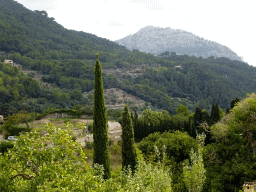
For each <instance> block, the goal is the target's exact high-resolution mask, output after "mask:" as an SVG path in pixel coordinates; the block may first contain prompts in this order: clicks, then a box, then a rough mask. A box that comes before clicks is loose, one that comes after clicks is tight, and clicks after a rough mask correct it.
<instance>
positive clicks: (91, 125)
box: [87, 122, 93, 133]
mask: <svg viewBox="0 0 256 192" xmlns="http://www.w3.org/2000/svg"><path fill="white" fill-rule="evenodd" d="M87 127H88V131H89V132H90V133H93V122H90V123H88V125H87Z"/></svg>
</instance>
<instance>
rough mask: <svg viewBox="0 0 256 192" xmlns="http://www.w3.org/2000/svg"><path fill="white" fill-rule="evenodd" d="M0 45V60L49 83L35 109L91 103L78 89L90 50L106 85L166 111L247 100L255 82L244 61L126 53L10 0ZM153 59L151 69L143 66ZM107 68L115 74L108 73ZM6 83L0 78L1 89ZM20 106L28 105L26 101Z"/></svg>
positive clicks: (84, 86)
mask: <svg viewBox="0 0 256 192" xmlns="http://www.w3.org/2000/svg"><path fill="white" fill-rule="evenodd" d="M0 51H1V52H0V61H2V62H3V61H4V59H7V58H8V59H12V60H13V61H14V62H15V63H17V64H21V65H22V67H23V68H24V69H30V70H34V71H36V72H38V73H39V74H41V75H44V76H43V78H42V81H44V82H48V83H50V84H51V85H52V86H51V87H41V89H42V90H44V91H42V90H41V91H40V94H41V95H40V96H38V97H35V98H34V99H32V100H30V99H29V102H32V101H33V102H34V103H35V105H34V106H36V108H37V111H38V112H39V113H41V112H43V110H44V109H47V108H48V107H50V106H52V107H55V108H74V107H75V106H76V105H82V106H84V105H89V104H90V103H92V99H93V98H88V97H87V98H85V97H84V96H83V93H86V92H89V91H91V90H92V89H93V86H94V76H93V71H94V64H95V54H96V53H99V60H100V62H101V65H102V71H103V83H104V89H107V88H113V87H117V88H120V89H122V90H124V91H126V92H127V93H130V94H132V95H134V96H137V97H138V98H140V99H143V100H145V101H146V102H149V103H151V104H152V106H154V109H155V110H167V111H168V112H169V113H170V114H171V115H174V114H176V109H177V108H178V106H179V105H180V104H183V105H185V106H186V107H187V108H188V109H189V110H190V111H191V112H192V111H194V110H195V108H196V107H197V106H199V107H201V108H204V109H206V110H207V111H208V112H210V110H211V105H212V104H213V103H217V104H218V105H219V106H220V107H221V108H222V109H223V110H224V111H225V109H226V108H228V107H229V102H230V101H231V100H232V99H234V98H236V97H237V98H240V99H242V98H245V96H246V94H247V93H251V92H253V91H254V90H255V88H256V80H254V78H253V77H255V74H256V72H255V69H254V68H253V67H251V66H249V65H247V64H246V63H244V62H240V61H235V60H234V61H232V60H230V59H227V58H224V57H222V58H217V59H214V58H213V57H209V58H206V59H203V58H202V57H199V58H197V57H194V56H188V55H175V54H172V55H170V54H169V53H168V52H167V53H166V52H164V53H163V54H161V55H162V56H159V57H156V56H154V55H152V54H147V53H142V52H139V51H138V50H132V51H129V50H127V49H126V48H125V47H124V46H120V45H118V44H116V43H115V42H111V41H109V40H107V39H104V38H99V37H97V36H95V35H93V34H89V33H85V32H77V31H73V30H67V29H65V28H64V27H63V26H61V25H59V24H58V23H57V22H55V21H54V18H49V17H48V15H47V13H46V12H45V11H30V10H28V9H26V8H24V7H23V6H22V5H21V4H19V3H17V2H15V1H12V0H0ZM142 64H144V66H145V67H144V69H143V70H142V71H141V72H140V73H139V75H137V76H136V77H132V76H129V75H123V76H122V74H121V78H120V75H119V76H117V75H116V73H115V71H116V70H117V69H118V68H119V69H123V70H124V71H130V70H132V69H133V68H136V67H137V66H141V65H142ZM156 64H158V67H157V68H152V69H149V66H152V65H156ZM159 65H160V67H159ZM176 66H181V67H176ZM107 68H108V69H109V68H112V69H113V73H112V74H106V73H105V71H104V70H105V69H107ZM2 72H3V73H5V71H2ZM7 84H8V83H6V82H5V81H4V86H5V87H6V85H7ZM19 94H20V95H22V93H20V92H19ZM84 95H85V94H84ZM30 97H31V96H30V95H29V94H28V98H30ZM21 99H22V96H20V97H18V100H17V101H16V102H17V103H22V102H19V101H21ZM11 102H15V100H14V97H13V96H12V97H11V96H10V97H9V98H8V100H5V104H1V113H3V114H4V115H7V114H8V112H7V108H3V105H7V104H8V105H9V104H10V106H9V107H8V108H10V107H12V108H14V109H15V108H17V111H18V110H19V109H20V108H21V107H18V106H19V105H17V104H14V103H12V104H11ZM26 109H27V110H32V105H31V106H30V107H28V108H26Z"/></svg>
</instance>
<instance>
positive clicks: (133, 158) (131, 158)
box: [121, 105, 137, 173]
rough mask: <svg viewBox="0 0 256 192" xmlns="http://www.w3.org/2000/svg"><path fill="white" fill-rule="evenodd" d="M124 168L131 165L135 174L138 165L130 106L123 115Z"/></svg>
mask: <svg viewBox="0 0 256 192" xmlns="http://www.w3.org/2000/svg"><path fill="white" fill-rule="evenodd" d="M122 122H123V124H122V135H121V137H122V167H123V168H127V167H128V165H130V167H131V169H132V171H133V173H134V171H135V166H136V164H137V155H136V148H135V145H134V132H133V126H132V120H131V116H130V114H129V108H128V105H125V106H124V112H123V115H122Z"/></svg>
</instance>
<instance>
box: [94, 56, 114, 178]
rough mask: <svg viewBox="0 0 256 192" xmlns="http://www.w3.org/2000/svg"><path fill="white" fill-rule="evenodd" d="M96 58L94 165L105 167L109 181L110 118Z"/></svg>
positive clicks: (105, 174)
mask: <svg viewBox="0 0 256 192" xmlns="http://www.w3.org/2000/svg"><path fill="white" fill-rule="evenodd" d="M96 57H97V59H96V65H95V84H94V108H93V151H94V152H93V164H95V163H98V164H99V165H103V167H104V179H108V178H110V177H111V170H110V154H109V148H108V124H107V123H108V116H107V114H106V107H105V98H104V90H103V82H102V73H101V66H100V62H99V55H98V54H96Z"/></svg>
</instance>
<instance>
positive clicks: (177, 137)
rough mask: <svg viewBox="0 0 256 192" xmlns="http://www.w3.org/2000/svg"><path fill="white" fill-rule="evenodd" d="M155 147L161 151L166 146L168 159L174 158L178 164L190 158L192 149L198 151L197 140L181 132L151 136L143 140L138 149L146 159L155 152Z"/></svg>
mask: <svg viewBox="0 0 256 192" xmlns="http://www.w3.org/2000/svg"><path fill="white" fill-rule="evenodd" d="M154 145H156V146H157V147H158V148H159V149H160V148H161V146H163V145H165V146H166V147H167V150H166V154H167V157H168V158H170V157H173V158H174V160H175V161H176V162H178V163H179V162H181V161H184V160H185V159H188V158H189V153H190V150H191V148H193V149H194V150H196V149H197V143H196V140H195V139H193V138H191V137H190V136H189V135H188V134H187V133H186V132H180V131H175V132H174V133H171V132H165V133H162V134H160V133H154V134H150V135H149V136H148V137H146V138H144V139H142V141H141V142H140V143H139V145H138V148H139V149H140V150H141V151H142V153H143V154H144V157H145V158H148V157H149V156H150V155H151V154H152V153H153V152H154V148H153V146H154Z"/></svg>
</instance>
